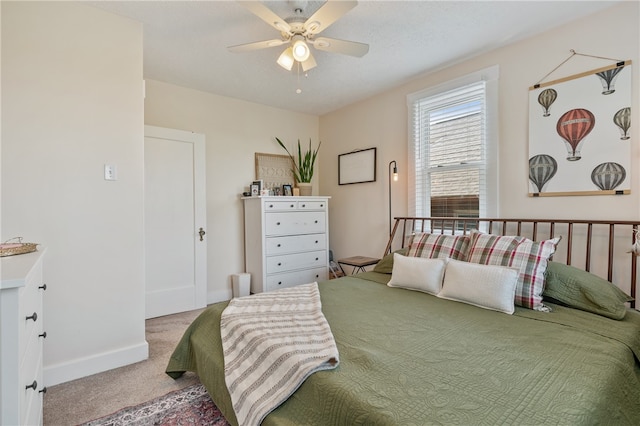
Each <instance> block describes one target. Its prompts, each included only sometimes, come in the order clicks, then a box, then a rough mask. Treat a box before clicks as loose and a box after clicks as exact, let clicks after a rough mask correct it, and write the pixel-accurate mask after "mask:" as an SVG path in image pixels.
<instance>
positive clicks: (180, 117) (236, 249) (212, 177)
mask: <svg viewBox="0 0 640 426" xmlns="http://www.w3.org/2000/svg"><path fill="white" fill-rule="evenodd" d="M144 115H145V124H148V125H152V126H160V127H169V128H174V129H180V130H189V131H192V132H195V133H202V134H204V135H205V139H206V151H207V154H206V155H207V161H206V164H207V235H208V245H207V251H208V253H207V256H208V262H207V266H208V273H207V275H208V279H207V281H208V302H209V303H213V302H217V301H220V300H227V299H230V298H231V278H230V275H231V274H235V273H238V272H243V271H244V241H243V238H244V228H243V226H244V222H243V216H242V215H243V209H242V201H241V200H240V195H241V193H242V192H243V191H246V190H247V189H248V188H247V186H248V185H249V184H250V183H251V181H252V180H254V179H255V162H254V153H256V152H266V153H274V154H284V152H283V150H282V148H280V147H279V146H278V144H277V143H276V142H275V140H274V139H273V138H274V136H277V137H279V138H280V139H281V140H282V141H284V142H285V143H287V144H289V149H290V150H291V148H292V147H293V144H295V143H296V141H297V140H298V138H300V139H301V140H302V141H303V142H307V143H308V141H309V138H311V139H312V140H313V142H314V144H315V143H317V141H318V133H319V130H318V124H319V119H318V117H317V116H313V115H308V114H300V113H296V112H292V111H285V110H282V109H277V108H272V107H267V106H264V105H258V104H254V103H250V102H245V101H240V100H236V99H231V98H226V97H223V96H218V95H213V94H211V93H205V92H200V91H197V90H191V89H185V88H183V87H179V86H175V85H171V84H167V83H163V82H159V81H154V80H147V82H146V98H145V113H144ZM323 149H324V147H323ZM316 173H317V175H315V176H314V184H315V186H316V187H317V182H318V177H319V176H320V170H319V168H318V170H317V172H316ZM315 194H317V189H316V192H315Z"/></svg>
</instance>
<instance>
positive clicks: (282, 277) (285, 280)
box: [265, 268, 327, 291]
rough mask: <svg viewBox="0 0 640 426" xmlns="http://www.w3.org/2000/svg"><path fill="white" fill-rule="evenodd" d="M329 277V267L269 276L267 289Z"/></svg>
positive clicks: (307, 282) (322, 279)
mask: <svg viewBox="0 0 640 426" xmlns="http://www.w3.org/2000/svg"><path fill="white" fill-rule="evenodd" d="M326 279H327V268H315V269H308V270H306V271H295V272H288V273H284V274H276V275H269V276H267V281H266V284H267V285H266V289H265V291H273V290H277V289H279V288H286V287H293V286H296V285H300V284H309V283H312V282H314V281H315V282H317V281H324V280H326Z"/></svg>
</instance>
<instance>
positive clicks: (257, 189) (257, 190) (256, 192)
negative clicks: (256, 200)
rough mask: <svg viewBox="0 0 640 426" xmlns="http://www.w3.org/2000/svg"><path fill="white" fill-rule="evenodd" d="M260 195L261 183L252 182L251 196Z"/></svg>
mask: <svg viewBox="0 0 640 426" xmlns="http://www.w3.org/2000/svg"><path fill="white" fill-rule="evenodd" d="M259 195H260V185H257V184H255V183H252V184H251V196H252V197H258V196H259Z"/></svg>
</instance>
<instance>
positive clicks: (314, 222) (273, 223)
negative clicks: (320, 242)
mask: <svg viewBox="0 0 640 426" xmlns="http://www.w3.org/2000/svg"><path fill="white" fill-rule="evenodd" d="M265 216H266V218H265V222H266V235H269V236H271V235H296V234H322V233H324V232H325V229H326V212H316V211H309V212H290V213H275V212H274V213H267V214H265Z"/></svg>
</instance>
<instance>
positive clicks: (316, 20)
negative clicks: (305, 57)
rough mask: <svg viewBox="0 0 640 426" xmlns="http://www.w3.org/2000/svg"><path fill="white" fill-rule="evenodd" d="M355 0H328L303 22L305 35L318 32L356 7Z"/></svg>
mask: <svg viewBox="0 0 640 426" xmlns="http://www.w3.org/2000/svg"><path fill="white" fill-rule="evenodd" d="M357 4H358V2H357V1H355V0H352V1H340V0H335V1H332V0H328V1H327V2H326V3H325V4H323V5H322V7H320V9H318V10H317V11H316V13H314V14H313V15H311V17H309V19H307V20H306V21H305V23H304V29H305V35H314V34H318V33H319V32H320V31H324V30H325V29H326V28H327V27H328V26H329V25H331V24H333V23H334V22H336V21H337V20H338V19H340V18H341V17H342V15H344V14H345V13H347V12H348V11H350V10H351V9H353V8H354V7H356V6H357Z"/></svg>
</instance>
